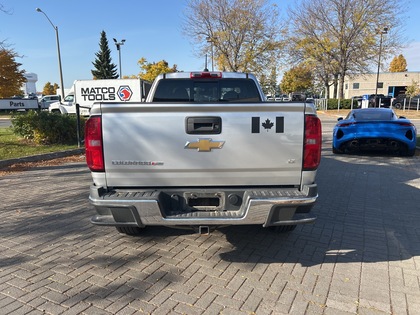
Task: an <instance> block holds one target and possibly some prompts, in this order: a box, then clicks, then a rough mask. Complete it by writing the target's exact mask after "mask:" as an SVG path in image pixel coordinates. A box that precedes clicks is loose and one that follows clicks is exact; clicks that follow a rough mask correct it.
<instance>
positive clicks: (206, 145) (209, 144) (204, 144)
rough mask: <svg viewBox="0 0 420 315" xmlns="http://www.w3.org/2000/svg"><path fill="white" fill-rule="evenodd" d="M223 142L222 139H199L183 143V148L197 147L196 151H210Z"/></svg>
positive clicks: (221, 145)
mask: <svg viewBox="0 0 420 315" xmlns="http://www.w3.org/2000/svg"><path fill="white" fill-rule="evenodd" d="M224 144H225V142H224V141H213V140H212V139H199V140H198V141H196V142H189V141H187V143H186V144H185V147H184V148H185V149H197V151H198V152H210V151H211V149H221V148H222V147H223V145H224Z"/></svg>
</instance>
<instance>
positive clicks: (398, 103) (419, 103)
mask: <svg viewBox="0 0 420 315" xmlns="http://www.w3.org/2000/svg"><path fill="white" fill-rule="evenodd" d="M404 104H405V107H404ZM392 107H393V108H395V109H404V108H405V109H420V95H415V96H413V97H411V98H410V97H408V96H407V95H405V94H401V95H398V96H397V97H396V98H395V99H394V100H393V102H392Z"/></svg>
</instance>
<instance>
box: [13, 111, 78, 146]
mask: <svg viewBox="0 0 420 315" xmlns="http://www.w3.org/2000/svg"><path fill="white" fill-rule="evenodd" d="M11 121H12V130H13V133H15V134H16V135H19V136H21V137H24V138H25V139H29V140H32V141H34V142H35V143H37V144H77V117H76V115H61V114H56V113H49V112H46V111H28V112H24V113H19V112H18V113H15V114H13V115H12V120H11ZM84 122H85V119H83V117H81V119H80V137H81V138H83V131H84Z"/></svg>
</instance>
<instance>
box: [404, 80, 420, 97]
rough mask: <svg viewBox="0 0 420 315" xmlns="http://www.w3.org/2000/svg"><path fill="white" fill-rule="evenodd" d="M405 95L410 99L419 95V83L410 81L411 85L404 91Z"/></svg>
mask: <svg viewBox="0 0 420 315" xmlns="http://www.w3.org/2000/svg"><path fill="white" fill-rule="evenodd" d="M405 94H407V96H408V97H410V99H411V98H412V97H413V96H415V95H419V94H420V86H419V82H417V81H415V80H412V81H411V85H409V86H407V88H406V90H405Z"/></svg>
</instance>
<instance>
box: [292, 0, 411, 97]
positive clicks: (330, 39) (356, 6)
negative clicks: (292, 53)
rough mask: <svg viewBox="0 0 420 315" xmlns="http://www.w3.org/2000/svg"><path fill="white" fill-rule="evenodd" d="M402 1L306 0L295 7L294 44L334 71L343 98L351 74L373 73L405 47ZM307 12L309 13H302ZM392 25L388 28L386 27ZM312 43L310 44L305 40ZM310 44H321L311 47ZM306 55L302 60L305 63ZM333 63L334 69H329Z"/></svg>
mask: <svg viewBox="0 0 420 315" xmlns="http://www.w3.org/2000/svg"><path fill="white" fill-rule="evenodd" d="M404 2H406V1H404V0H403V1H400V0H302V1H300V2H299V4H298V5H297V6H296V7H294V8H293V9H290V10H289V16H290V20H291V23H290V33H289V34H291V35H290V37H289V40H288V42H289V43H290V45H291V46H297V45H299V44H301V46H300V47H299V48H300V49H302V50H303V52H302V53H301V54H299V55H298V56H299V57H303V58H305V59H312V61H316V62H318V64H322V65H323V66H327V67H325V68H324V70H328V72H329V73H330V75H331V76H332V78H333V80H334V81H336V82H335V87H336V86H337V84H338V82H339V83H340V84H338V85H339V88H340V89H339V90H338V93H337V94H338V95H335V96H336V97H337V96H338V98H342V97H343V92H344V84H343V83H344V79H345V76H346V75H347V74H348V73H354V72H369V70H370V67H371V66H372V63H375V62H377V60H378V55H379V51H381V55H382V58H384V59H386V57H387V56H389V55H390V54H393V53H394V52H395V51H396V50H397V49H399V48H400V47H401V46H402V43H403V39H402V21H404V20H403V19H395V16H402V14H403V12H402V10H403V7H404ZM302 17H304V18H302ZM385 28H386V32H385ZM305 43H306V44H307V45H304V44H305ZM310 47H312V48H315V49H310ZM302 61H303V60H298V62H302ZM330 66H332V67H333V68H332V69H329V68H330Z"/></svg>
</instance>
